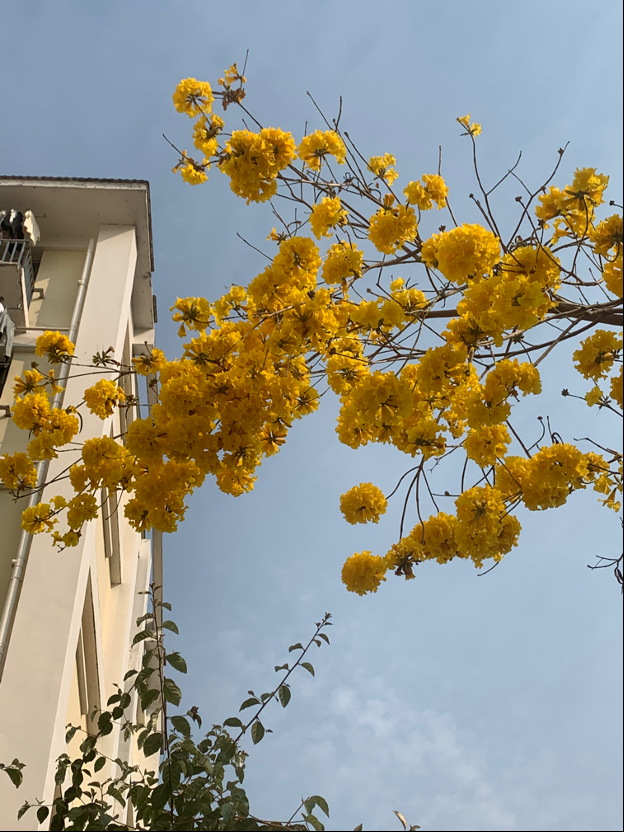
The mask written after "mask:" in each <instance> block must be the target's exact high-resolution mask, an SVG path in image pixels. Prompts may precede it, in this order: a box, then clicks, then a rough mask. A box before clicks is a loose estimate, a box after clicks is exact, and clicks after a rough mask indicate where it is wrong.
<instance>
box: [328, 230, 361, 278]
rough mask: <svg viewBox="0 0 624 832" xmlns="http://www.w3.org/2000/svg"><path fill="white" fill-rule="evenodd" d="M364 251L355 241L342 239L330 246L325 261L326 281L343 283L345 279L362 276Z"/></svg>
mask: <svg viewBox="0 0 624 832" xmlns="http://www.w3.org/2000/svg"><path fill="white" fill-rule="evenodd" d="M363 262H364V252H362V251H359V250H358V248H357V246H356V245H355V243H349V242H347V241H346V240H341V241H340V242H339V243H334V245H333V246H330V248H329V251H328V252H327V256H326V257H325V262H324V263H323V272H322V274H323V280H324V281H325V282H326V283H342V281H343V280H349V279H350V278H358V277H361V276H362V264H363Z"/></svg>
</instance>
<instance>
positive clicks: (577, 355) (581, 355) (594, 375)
mask: <svg viewBox="0 0 624 832" xmlns="http://www.w3.org/2000/svg"><path fill="white" fill-rule="evenodd" d="M621 349H622V336H621V335H618V334H617V333H615V332H612V331H611V330H606V329H597V330H596V331H595V332H594V333H593V334H592V335H590V336H589V338H586V339H585V340H584V341H581V348H580V349H578V350H576V352H574V354H573V356H572V357H573V359H574V366H575V367H576V369H577V370H578V371H579V373H580V374H581V375H582V376H584V377H585V378H591V379H594V381H597V380H598V379H599V378H604V377H605V376H606V375H607V373H608V372H609V370H610V369H611V367H612V366H613V362H614V361H615V359H616V357H617V354H618V353H619V352H620V350H621Z"/></svg>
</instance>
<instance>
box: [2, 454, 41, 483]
mask: <svg viewBox="0 0 624 832" xmlns="http://www.w3.org/2000/svg"><path fill="white" fill-rule="evenodd" d="M0 482H2V484H3V485H4V487H5V488H8V489H9V491H15V492H19V491H22V490H23V489H24V488H34V487H35V486H36V484H37V469H36V468H35V466H34V465H33V464H32V462H31V461H30V459H29V458H28V456H27V455H26V454H24V453H21V452H17V453H14V454H2V456H0Z"/></svg>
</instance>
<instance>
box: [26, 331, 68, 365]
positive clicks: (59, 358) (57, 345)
mask: <svg viewBox="0 0 624 832" xmlns="http://www.w3.org/2000/svg"><path fill="white" fill-rule="evenodd" d="M35 353H36V354H37V355H41V356H45V357H46V358H47V359H48V361H49V362H50V364H61V363H62V362H65V361H67V360H68V359H69V358H70V356H72V355H73V354H74V345H73V344H72V342H71V341H70V340H69V338H68V337H67V336H66V335H61V333H60V332H51V331H50V330H46V332H44V333H43V335H40V336H39V337H38V338H37V344H36V346H35Z"/></svg>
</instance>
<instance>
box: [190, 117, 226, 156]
mask: <svg viewBox="0 0 624 832" xmlns="http://www.w3.org/2000/svg"><path fill="white" fill-rule="evenodd" d="M223 125H224V121H223V119H222V118H219V116H216V115H211V116H210V118H206V116H201V117H200V118H198V119H197V121H196V122H195V127H194V128H193V144H194V145H195V147H196V148H197V149H198V150H200V151H201V152H202V153H203V154H204V156H215V155H216V153H217V150H218V147H219V141H218V139H217V136H218V135H219V133H220V132H221V131H222V130H223Z"/></svg>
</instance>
